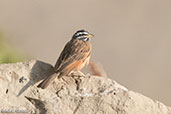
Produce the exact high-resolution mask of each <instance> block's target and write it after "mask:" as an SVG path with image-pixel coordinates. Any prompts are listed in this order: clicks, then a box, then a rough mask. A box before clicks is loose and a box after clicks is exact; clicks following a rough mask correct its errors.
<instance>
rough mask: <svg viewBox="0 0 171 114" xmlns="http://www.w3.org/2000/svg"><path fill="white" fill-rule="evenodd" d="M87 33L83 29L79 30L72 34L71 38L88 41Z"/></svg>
mask: <svg viewBox="0 0 171 114" xmlns="http://www.w3.org/2000/svg"><path fill="white" fill-rule="evenodd" d="M89 34H90V33H89V32H87V31H85V30H79V31H77V32H76V33H75V34H74V35H73V37H72V38H73V39H78V40H82V41H88V40H89V38H88V35H89Z"/></svg>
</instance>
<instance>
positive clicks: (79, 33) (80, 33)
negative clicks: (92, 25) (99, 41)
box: [76, 32, 88, 36]
mask: <svg viewBox="0 0 171 114" xmlns="http://www.w3.org/2000/svg"><path fill="white" fill-rule="evenodd" d="M82 34H88V33H87V32H78V33H77V34H76V35H77V36H79V35H82Z"/></svg>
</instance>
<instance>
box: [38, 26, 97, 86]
mask: <svg viewBox="0 0 171 114" xmlns="http://www.w3.org/2000/svg"><path fill="white" fill-rule="evenodd" d="M92 37H94V35H93V34H91V33H89V32H88V31H86V30H83V29H82V30H78V31H76V32H75V33H74V35H73V36H72V38H71V40H70V41H68V42H67V43H66V45H65V47H64V49H63V51H62V52H61V54H60V56H59V58H58V60H57V62H56V64H55V66H54V73H53V74H52V75H50V76H48V77H47V78H46V79H44V80H43V81H42V82H41V83H40V84H39V85H38V86H37V87H39V88H42V89H45V88H47V87H48V86H49V84H51V83H52V82H53V81H54V80H55V78H56V77H57V78H58V79H60V78H61V77H63V76H64V75H67V74H69V73H70V72H71V71H80V70H81V69H82V68H83V67H84V66H85V65H88V64H89V60H90V55H91V51H92V45H91V43H90V40H91V38H92Z"/></svg>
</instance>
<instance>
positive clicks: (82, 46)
mask: <svg viewBox="0 0 171 114" xmlns="http://www.w3.org/2000/svg"><path fill="white" fill-rule="evenodd" d="M90 51H91V45H90V43H86V42H83V41H80V40H71V41H69V42H68V43H67V44H66V46H65V47H64V49H63V51H62V53H61V54H60V56H59V59H58V60H57V63H56V65H55V71H56V72H63V70H64V69H66V68H68V67H69V66H75V65H77V64H81V61H80V60H84V58H85V59H86V58H87V57H88V56H89V55H90ZM72 64H73V65H72ZM67 66H68V67H67ZM71 70H73V68H72V67H70V71H71Z"/></svg>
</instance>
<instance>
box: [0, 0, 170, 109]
mask: <svg viewBox="0 0 171 114" xmlns="http://www.w3.org/2000/svg"><path fill="white" fill-rule="evenodd" d="M78 29H86V30H88V31H89V32H91V33H93V34H94V35H95V37H94V38H93V39H92V40H91V42H92V44H93V52H92V58H91V60H92V61H95V62H100V63H101V64H102V65H103V67H104V69H105V71H106V73H107V74H108V76H109V77H110V78H112V79H114V80H116V81H117V82H118V83H120V84H122V85H124V86H126V87H127V88H128V89H130V90H134V91H137V92H140V93H142V94H144V95H145V96H148V97H151V98H152V99H154V100H158V101H161V102H163V103H164V104H166V105H170V106H171V1H170V0H105V1H102V0H86V1H85V0H84V1H83V0H72V1H71V0H70V1H69V0H50V1H48V0H1V1H0V63H10V62H17V61H23V60H27V59H28V58H33V59H38V60H42V61H45V62H47V63H50V64H52V65H54V64H55V62H56V60H57V58H58V56H59V54H60V52H61V50H62V49H63V47H64V45H65V43H66V42H67V41H69V40H70V39H71V36H72V35H73V33H74V32H75V31H77V30H78Z"/></svg>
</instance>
